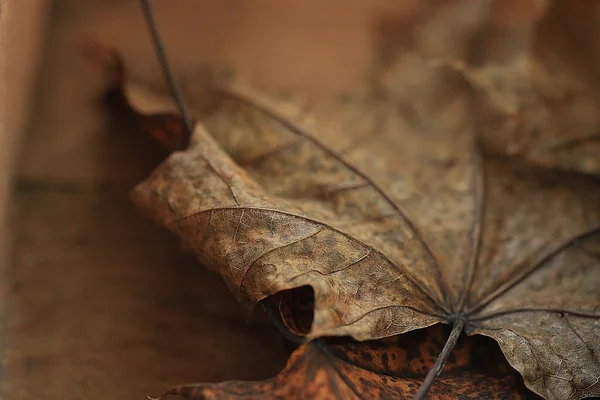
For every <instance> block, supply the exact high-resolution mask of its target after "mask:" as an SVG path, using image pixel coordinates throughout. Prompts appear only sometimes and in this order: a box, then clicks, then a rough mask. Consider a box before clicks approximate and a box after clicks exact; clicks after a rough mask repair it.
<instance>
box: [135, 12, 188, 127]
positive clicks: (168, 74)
mask: <svg viewBox="0 0 600 400" xmlns="http://www.w3.org/2000/svg"><path fill="white" fill-rule="evenodd" d="M142 8H143V9H144V15H145V17H146V23H147V25H148V29H149V30H150V35H152V43H153V44H154V51H155V52H156V56H157V57H158V60H159V62H160V67H161V69H162V72H163V75H164V77H165V81H167V85H168V86H169V90H170V92H171V96H173V100H175V103H176V104H177V108H178V110H179V113H180V114H181V118H182V119H183V122H184V124H185V127H186V129H187V134H188V137H191V136H192V132H193V130H194V124H193V122H192V119H191V118H190V116H189V113H188V111H187V107H186V106H185V103H184V101H183V96H182V95H181V91H180V90H179V87H178V86H177V82H175V77H174V76H173V72H172V71H171V68H170V67H169V61H168V59H167V54H166V51H165V45H164V43H163V41H162V39H161V37H160V34H159V33H158V27H157V25H156V20H155V18H154V13H153V11H152V0H142Z"/></svg>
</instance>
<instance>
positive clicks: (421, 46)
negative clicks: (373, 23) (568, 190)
mask: <svg viewBox="0 0 600 400" xmlns="http://www.w3.org/2000/svg"><path fill="white" fill-rule="evenodd" d="M422 8H423V10H422V12H421V14H420V15H419V18H415V21H414V24H412V25H410V24H407V23H406V21H400V22H396V21H393V20H392V21H386V22H384V23H382V27H381V34H380V42H381V43H380V44H379V48H380V55H379V56H380V58H381V59H382V61H383V62H381V63H377V64H376V65H378V69H377V71H376V73H375V78H374V80H376V81H377V80H378V81H379V84H381V85H382V89H383V90H384V91H386V92H387V94H388V95H389V96H390V101H395V102H397V103H398V104H399V106H400V107H401V108H402V109H403V110H404V112H405V113H406V114H407V115H408V114H411V113H417V114H418V113H419V112H425V113H429V112H430V111H431V109H430V108H420V109H419V107H418V106H415V104H414V102H415V101H417V102H422V101H424V100H425V99H428V97H427V96H425V97H423V96H422V93H424V92H427V91H429V90H435V89H436V88H435V81H436V78H435V75H437V74H439V71H435V70H432V69H430V68H423V66H422V63H423V61H422V59H425V60H429V62H431V63H434V61H433V60H437V61H435V62H436V63H437V64H438V65H442V66H445V67H448V68H453V69H456V70H458V71H461V73H463V74H464V76H465V78H466V79H467V80H469V81H470V82H471V83H472V85H473V86H474V87H476V88H477V92H478V95H479V101H480V102H481V116H480V118H481V119H482V129H481V132H480V136H481V137H482V139H483V141H484V144H485V146H486V147H488V148H490V149H491V150H492V151H494V152H503V153H506V154H510V155H519V156H521V157H523V158H526V159H527V160H528V161H531V162H534V163H537V164H540V165H544V166H548V167H559V168H562V169H566V170H573V171H580V172H585V173H590V174H595V175H600V129H599V127H600V95H599V93H600V79H599V76H598V70H599V69H600V51H599V50H600V40H598V38H600V35H598V29H599V28H598V27H599V26H600V3H598V2H597V1H587V0H583V1H580V0H575V1H539V0H496V1H482V2H478V3H476V4H475V3H473V2H469V1H460V0H457V1H445V2H440V3H439V4H436V5H435V6H433V7H432V6H431V5H430V4H426V3H423V5H422ZM382 77H383V78H382ZM407 77H410V79H407ZM425 117H426V116H425V115H413V116H412V118H417V119H418V118H425Z"/></svg>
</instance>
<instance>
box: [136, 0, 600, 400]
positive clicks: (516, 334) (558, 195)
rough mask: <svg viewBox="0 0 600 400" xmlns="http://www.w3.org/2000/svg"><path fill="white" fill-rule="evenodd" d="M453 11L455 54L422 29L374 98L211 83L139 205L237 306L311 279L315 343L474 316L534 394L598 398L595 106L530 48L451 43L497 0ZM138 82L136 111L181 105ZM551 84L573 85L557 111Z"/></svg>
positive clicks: (393, 61) (472, 327)
mask: <svg viewBox="0 0 600 400" xmlns="http://www.w3.org/2000/svg"><path fill="white" fill-rule="evenodd" d="M442 3H444V2H442ZM446 3H447V4H451V5H452V7H458V8H456V9H454V11H455V13H454V14H452V13H449V12H443V13H441V14H443V15H444V19H443V21H445V22H446V24H440V27H438V28H436V29H438V32H437V33H440V32H441V31H440V30H442V31H443V29H447V32H446V33H447V37H448V41H447V42H445V43H444V45H445V46H441V47H442V49H439V47H440V46H438V49H437V53H436V52H435V51H425V50H427V49H428V48H427V43H428V42H427V40H426V39H427V38H428V36H427V34H426V33H427V32H431V31H430V30H423V31H420V30H419V29H417V28H414V29H413V31H412V36H410V37H411V40H413V46H412V48H411V46H408V47H401V50H398V49H392V50H389V49H388V52H389V54H391V56H390V57H389V58H388V59H387V64H386V65H384V67H382V68H380V69H378V70H377V71H376V73H375V74H374V79H373V81H372V82H371V84H372V86H370V87H368V88H366V89H364V90H354V91H352V92H351V93H349V94H348V93H346V94H339V95H338V94H334V95H332V96H323V97H311V96H309V95H305V94H303V93H300V92H299V91H295V92H287V93H281V92H278V91H275V90H270V89H264V88H261V87H258V85H255V84H253V82H252V80H251V79H231V80H228V81H223V80H218V81H215V82H213V84H212V85H210V88H208V87H207V88H206V92H205V95H204V99H203V101H202V102H201V105H198V106H197V107H194V108H195V110H194V111H195V117H196V118H197V121H198V124H197V125H196V129H195V132H194V133H193V136H192V138H191V141H190V145H189V147H187V148H186V149H185V150H183V151H179V152H176V153H174V154H172V155H171V156H170V157H169V158H168V159H167V160H166V161H165V162H164V163H163V164H162V165H161V166H159V167H158V168H157V169H156V170H155V171H154V172H153V173H152V175H151V176H149V177H148V179H147V180H145V181H144V182H142V183H140V184H139V185H138V186H137V187H136V188H135V189H134V190H133V193H132V197H133V199H134V201H135V202H136V204H137V205H138V206H139V207H140V208H141V209H143V210H144V211H145V212H146V213H147V214H150V215H151V216H152V217H154V218H155V219H157V220H158V221H160V223H162V224H164V225H165V226H166V227H168V228H169V229H170V230H171V231H173V232H175V233H176V234H177V235H178V236H179V237H180V238H181V240H182V241H183V242H184V243H185V246H186V247H187V248H189V249H190V250H192V251H193V252H194V253H195V254H196V255H197V256H198V257H199V259H200V260H201V261H202V263H203V264H204V265H206V266H207V267H208V268H211V269H213V270H215V271H216V272H218V273H219V274H221V275H222V277H223V279H224V281H225V282H226V283H227V284H228V286H229V288H230V289H231V291H232V293H234V295H235V296H236V297H237V298H238V299H239V300H240V302H242V303H245V304H248V305H253V304H256V303H257V302H259V301H261V300H263V299H265V298H267V297H269V296H272V295H274V294H276V293H278V292H281V291H283V290H287V289H293V288H300V287H304V286H309V287H311V288H312V290H313V291H314V319H313V322H312V325H311V327H310V331H309V332H308V334H307V338H308V339H315V338H319V337H323V336H350V337H352V338H354V339H356V340H359V341H365V340H373V339H379V338H385V337H390V336H393V335H399V334H403V333H405V332H408V331H412V330H416V329H420V328H425V327H428V326H432V325H435V324H438V323H443V324H450V325H453V324H455V323H456V322H457V321H461V323H462V322H464V324H465V325H464V332H465V333H466V334H468V335H474V334H479V335H485V336H488V337H491V338H493V339H495V340H496V341H497V342H498V344H499V345H500V348H501V349H502V352H503V353H504V355H505V357H506V359H507V360H508V362H509V363H510V364H511V365H512V366H513V367H514V368H515V369H516V370H517V371H518V372H519V373H520V374H521V375H522V376H523V378H524V381H525V384H526V385H527V387H528V388H529V389H531V390H532V391H534V392H535V393H537V394H539V395H541V396H543V397H545V398H547V399H580V398H585V397H590V396H600V184H599V181H598V178H597V176H594V175H595V174H597V172H598V165H600V163H599V160H600V155H599V153H598V152H597V151H595V150H593V151H590V148H591V149H595V147H594V146H595V141H594V140H593V137H594V135H597V133H596V131H595V130H597V128H598V124H597V122H598V121H597V118H598V115H600V114H599V113H598V112H597V111H598V101H597V99H596V98H593V96H592V95H589V96H588V95H587V94H586V93H588V92H587V91H588V90H591V86H589V85H588V86H586V85H584V84H582V82H583V81H585V78H584V77H581V76H578V75H577V74H572V75H569V76H568V77H567V78H565V77H564V76H562V75H561V74H562V73H563V72H565V71H567V72H569V71H570V70H569V69H568V68H557V69H553V68H551V67H550V64H548V62H547V61H548V59H546V58H544V57H542V56H541V55H540V54H546V53H543V52H541V53H540V51H541V50H540V51H537V50H536V51H533V50H531V51H530V49H529V47H528V46H529V45H530V44H531V43H530V42H528V41H525V44H526V45H523V46H521V47H518V46H517V48H518V49H519V48H520V49H521V50H522V51H521V52H517V53H516V54H509V55H505V57H504V58H499V57H497V56H498V55H497V54H495V55H494V56H493V57H492V56H489V57H487V58H486V57H483V60H479V61H478V62H470V61H469V59H470V58H471V56H472V54H471V55H470V53H469V48H468V47H467V49H466V50H465V45H464V44H463V45H462V47H460V46H458V45H457V43H471V42H472V40H471V39H472V38H473V37H476V33H477V32H480V29H482V25H481V23H475V22H474V21H481V18H482V16H481V14H477V15H475V14H476V13H477V12H479V13H483V12H484V11H485V10H487V9H484V8H483V6H481V7H473V6H472V5H471V7H470V8H468V10H469V12H470V13H465V12H462V13H461V10H462V11H465V10H467V8H464V7H467V6H466V3H467V2H446ZM446 3H444V4H446ZM468 3H469V4H472V2H468ZM488 3H489V2H481V4H488ZM508 3H511V4H516V3H515V2H514V1H511V2H508ZM527 3H528V4H529V3H534V2H527ZM535 3H536V4H538V3H539V4H542V5H540V6H538V8H534V9H533V11H532V12H531V15H530V21H529V22H530V25H528V26H529V28H530V30H529V31H527V33H528V34H530V36H528V37H533V38H535V40H533V39H532V42H533V43H534V44H535V45H536V46H537V47H536V46H534V47H535V48H536V49H540V48H543V47H544V46H543V44H544V43H545V40H546V39H547V36H545V35H546V33H544V32H546V31H545V30H544V29H546V30H549V31H552V30H550V28H548V27H549V26H554V25H552V24H555V23H556V21H557V20H560V18H559V17H560V15H561V13H563V14H565V15H566V14H568V12H567V11H565V10H564V8H565V7H566V6H564V4H565V3H562V4H563V5H562V6H560V5H558V4H559V3H560V2H559V3H550V2H535ZM581 3H582V2H574V3H573V4H579V5H581ZM588 3H589V2H588ZM588 3H586V4H588ZM457 4H458V5H460V4H462V5H463V8H462V9H461V8H460V7H459V6H457ZM488 5H489V4H488ZM579 5H577V6H573V7H575V8H574V10H575V11H573V10H571V9H570V11H569V12H579V11H578V10H579V9H578V8H577V7H579ZM448 7H450V6H448ZM567 8H568V7H567ZM473 10H475V11H473ZM477 10H479V11H477ZM482 10H484V11H482ZM446 11H448V10H446ZM486 12H487V11H486ZM473 13H475V14H473ZM441 14H440V15H441ZM577 15H584V14H582V13H580V14H577ZM434 16H435V14H434ZM452 16H454V18H455V19H452V18H453V17H452ZM465 16H466V17H465ZM467 17H468V18H467ZM425 21H429V22H428V23H429V24H430V25H429V26H431V24H434V23H435V22H436V21H438V22H439V19H437V20H436V19H435V18H433V19H431V20H429V19H427V18H425ZM448 21H450V22H452V23H450V22H448ZM586 21H588V22H587V23H589V20H588V19H586ZM425 25H427V24H425V22H423V23H422V24H419V26H425ZM434 25H435V24H434ZM491 26H492V27H494V25H493V24H491ZM458 28H461V29H462V30H460V29H458ZM496 28H497V29H499V30H500V31H502V29H505V28H506V27H504V28H502V26H501V27H500V28H498V26H496ZM432 29H433V28H432ZM488 29H491V28H489V26H488ZM457 31H460V32H463V33H464V35H462V36H460V35H459V37H456V36H452V35H450V32H457ZM552 32H554V31H552ZM442 33H443V32H442ZM436 37H438V38H439V37H440V35H437V36H436ZM442 37H443V36H442ZM498 37H500V38H501V39H502V38H506V37H505V36H502V35H498ZM469 38H471V39H469ZM501 39H498V40H501ZM513 39H514V38H513ZM507 40H508V39H507ZM548 40H549V39H548ZM500 47H501V46H500ZM457 48H460V51H459V50H456V49H457ZM489 48H492V49H494V48H496V47H494V46H490V47H489ZM407 49H408V50H407ZM415 49H416V50H415ZM423 49H425V50H423ZM432 52H433V53H435V54H433V55H432V54H431V53H432ZM458 53H460V54H462V55H463V57H458ZM556 71H561V72H560V74H559V75H561V77H557V75H556V74H558V72H556ZM551 72H552V73H551ZM515 77H516V78H515ZM575 77H576V78H575ZM534 78H535V79H534ZM563 78H564V79H563ZM586 82H587V81H586ZM562 84H564V85H563V86H561V85H562ZM590 85H591V84H590ZM126 86H127V87H126V88H125V91H126V93H127V96H128V98H129V101H130V102H131V104H132V106H133V107H134V108H135V109H137V110H138V112H139V113H140V114H141V115H149V114H154V113H157V112H159V113H167V112H169V111H171V109H172V106H170V105H169V106H166V105H164V104H165V98H161V99H160V102H154V101H150V100H149V99H153V98H155V97H156V96H154V97H152V96H150V95H149V94H148V91H147V89H144V88H141V87H139V86H137V87H135V86H134V85H130V84H128V85H126ZM551 88H553V90H554V89H555V90H556V91H558V92H560V93H558V94H557V95H556V96H557V97H554V100H556V101H551V102H548V101H546V100H547V96H546V95H545V93H546V92H545V91H547V90H550V89H551ZM594 93H597V92H594ZM555 94H556V93H555ZM545 96H546V97H545ZM557 99H561V101H558V100H557ZM563 100H564V101H563ZM199 104H200V103H199ZM553 107H555V108H553ZM565 107H566V108H565ZM582 113H583V114H582ZM575 122H576V123H578V124H579V125H576V126H577V129H574V128H573V129H570V128H572V127H573V126H575V125H572V123H575ZM592 128H593V129H594V131H593V132H592V131H591V129H592ZM590 135H591V136H590ZM571 136H572V137H571ZM511 138H512V139H511ZM515 138H516V139H518V140H517V141H518V142H519V143H520V144H519V145H517V146H515V145H514V142H515V140H516V139H515ZM585 138H588V139H589V138H592V139H590V140H588V139H585ZM513 139H515V140H513ZM555 139H556V140H555ZM549 143H563V144H564V143H569V144H568V145H564V146H563V145H562V144H561V145H557V146H555V147H552V145H549ZM582 172H586V173H587V174H588V175H585V174H582ZM315 351H316V350H315V347H311V346H310V345H308V346H305V347H303V348H301V349H300V350H298V352H297V353H296V355H295V356H294V357H295V358H293V359H292V360H291V361H290V364H289V365H288V369H287V370H286V371H288V372H289V371H290V370H293V369H294V368H297V367H298V368H304V367H302V365H304V364H303V363H304V362H306V359H307V358H309V359H313V360H317V359H319V360H320V358H319V357H321V358H322V357H324V356H323V355H316V353H314V352H315ZM319 354H320V353H319ZM312 362H313V361H311V363H312ZM320 362H321V361H314V363H316V365H318V364H319V363H320ZM311 368H313V367H311ZM314 368H318V367H314ZM284 373H287V372H284ZM315 374H316V375H315V379H317V375H318V378H319V379H323V384H324V385H328V384H329V383H327V382H329V381H328V379H330V378H328V377H327V374H325V373H320V372H318V371H317V372H315ZM342 398H343V396H342Z"/></svg>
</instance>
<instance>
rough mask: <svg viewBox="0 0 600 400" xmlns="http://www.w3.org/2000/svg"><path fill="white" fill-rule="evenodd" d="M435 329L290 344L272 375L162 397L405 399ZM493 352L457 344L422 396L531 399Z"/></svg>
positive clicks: (481, 344) (428, 357)
mask: <svg viewBox="0 0 600 400" xmlns="http://www.w3.org/2000/svg"><path fill="white" fill-rule="evenodd" d="M436 328H437V329H436ZM439 328H441V326H440V325H438V326H436V327H435V328H431V329H428V330H426V331H413V332H411V333H409V334H405V335H401V336H397V337H393V338H387V339H383V340H378V341H373V342H360V343H356V342H355V343H347V342H345V341H343V340H342V341H339V340H317V341H313V342H311V343H308V344H304V345H302V346H301V347H300V348H298V349H297V350H296V351H295V352H294V353H293V354H292V356H291V357H290V359H289V361H288V364H287V366H286V367H285V368H284V369H283V371H281V373H280V374H279V375H277V376H276V377H274V378H272V379H267V380H265V381H261V382H235V381H231V382H222V383H217V384H187V385H180V386H176V387H174V388H172V389H170V390H169V391H168V392H166V393H165V394H163V398H166V396H167V395H168V394H179V395H180V396H182V397H184V398H186V399H189V400H205V399H223V400H250V399H257V400H258V399H277V400H285V399H301V400H312V399H347V400H361V399H409V398H412V397H413V396H414V394H415V393H416V391H417V388H418V387H419V384H420V381H421V380H422V379H423V377H424V376H425V374H426V373H427V371H428V370H429V369H430V368H431V367H432V365H433V363H434V361H435V359H436V357H437V353H438V351H439V348H440V347H441V346H442V345H443V343H444V341H445V339H446V338H445V336H447V334H448V333H447V332H445V330H444V329H439ZM481 339H484V338H482V337H481ZM488 340H489V339H488ZM492 349H493V350H492ZM496 353H500V351H499V350H498V349H497V348H496V347H495V346H489V343H488V342H487V341H486V340H481V341H472V340H464V341H462V342H461V343H459V345H458V346H457V347H456V349H455V350H454V353H453V354H454V357H453V358H452V359H451V360H449V361H448V363H447V364H446V367H445V369H444V374H443V375H442V376H440V378H439V381H438V382H437V383H436V385H435V386H434V387H432V389H431V391H430V392H429V393H428V399H431V400H445V399H456V398H463V399H486V400H500V399H511V400H533V399H537V398H538V397H537V396H535V395H534V394H533V393H532V392H530V391H529V390H527V389H526V388H525V387H524V386H523V384H522V383H520V382H519V379H518V377H517V376H516V375H517V373H516V372H515V371H514V370H511V368H510V367H509V366H508V365H506V363H502V362H497V359H498V357H502V354H501V353H500V354H496ZM477 359H481V360H482V361H483V362H480V363H478V362H477Z"/></svg>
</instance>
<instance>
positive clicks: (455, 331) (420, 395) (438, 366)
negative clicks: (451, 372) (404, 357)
mask: <svg viewBox="0 0 600 400" xmlns="http://www.w3.org/2000/svg"><path fill="white" fill-rule="evenodd" d="M464 327H465V320H464V318H463V317H459V318H457V319H456V321H454V326H453V327H452V332H450V336H448V340H447V341H446V344H445V345H444V348H443V349H442V352H441V353H440V355H439V356H438V358H437V360H435V364H433V367H432V368H431V369H430V370H429V372H428V373H427V376H426V377H425V380H424V381H423V383H421V386H420V387H419V390H418V391H417V394H416V395H415V397H414V400H422V399H424V398H425V395H426V394H427V392H428V391H429V388H430V387H431V385H432V384H433V381H434V380H435V378H437V376H438V375H439V374H440V373H441V372H442V369H444V365H446V361H448V357H449V356H450V353H451V352H452V350H453V349H454V346H456V342H457V341H458V338H459V336H460V334H461V332H462V330H463V328H464Z"/></svg>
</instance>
